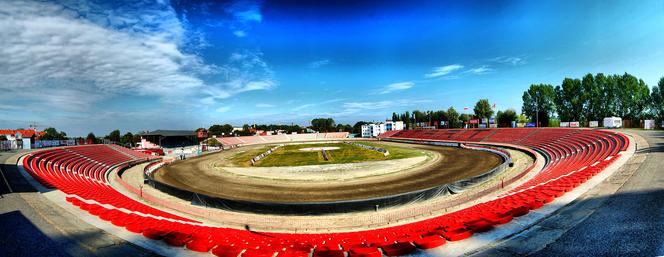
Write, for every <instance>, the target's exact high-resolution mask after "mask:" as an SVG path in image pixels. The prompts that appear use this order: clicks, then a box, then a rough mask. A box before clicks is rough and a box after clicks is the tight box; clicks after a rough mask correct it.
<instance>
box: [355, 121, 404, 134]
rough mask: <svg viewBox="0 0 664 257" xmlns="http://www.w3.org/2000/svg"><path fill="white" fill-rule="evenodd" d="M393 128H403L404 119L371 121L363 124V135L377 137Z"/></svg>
mask: <svg viewBox="0 0 664 257" xmlns="http://www.w3.org/2000/svg"><path fill="white" fill-rule="evenodd" d="M391 130H403V121H391V120H387V121H385V123H370V124H365V125H362V137H377V136H378V135H380V134H382V133H385V132H387V131H391Z"/></svg>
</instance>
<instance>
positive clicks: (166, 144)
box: [138, 130, 207, 148]
mask: <svg viewBox="0 0 664 257" xmlns="http://www.w3.org/2000/svg"><path fill="white" fill-rule="evenodd" d="M199 132H200V131H199ZM206 134H207V133H206ZM138 135H139V136H141V147H142V148H150V147H153V145H150V144H148V142H149V143H152V144H156V145H158V146H160V147H163V148H177V147H186V146H193V145H197V144H198V135H199V133H198V132H197V131H191V130H155V131H149V132H144V133H139V134H138ZM143 139H145V141H143ZM146 141H147V142H146Z"/></svg>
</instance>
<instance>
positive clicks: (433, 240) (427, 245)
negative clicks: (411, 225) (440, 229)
mask: <svg viewBox="0 0 664 257" xmlns="http://www.w3.org/2000/svg"><path fill="white" fill-rule="evenodd" d="M446 242H447V240H445V238H442V237H440V236H436V235H431V236H425V237H423V238H420V239H417V240H415V241H414V242H413V243H415V245H416V246H417V247H419V248H420V249H431V248H435V247H439V246H441V245H444V244H445V243H446Z"/></svg>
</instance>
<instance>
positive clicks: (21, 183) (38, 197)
mask: <svg viewBox="0 0 664 257" xmlns="http://www.w3.org/2000/svg"><path fill="white" fill-rule="evenodd" d="M16 154H17V152H2V153H0V165H2V166H1V167H0V169H2V172H3V173H2V174H3V175H4V177H5V178H6V179H7V182H6V183H5V181H4V179H3V178H2V177H1V176H0V190H1V191H0V192H1V194H2V197H0V229H1V230H2V233H0V257H4V256H8V257H9V256H35V257H41V256H58V257H59V256H109V257H110V256H156V255H155V254H153V253H150V252H148V251H146V250H144V249H143V248H140V247H138V246H135V245H133V244H131V243H129V242H127V241H124V240H122V239H120V238H118V237H116V236H114V235H111V234H109V233H106V232H104V231H103V230H100V229H98V228H96V227H94V226H92V225H90V224H88V223H86V222H83V221H82V220H80V219H78V218H76V217H75V216H74V215H72V214H71V213H68V212H67V211H66V210H64V209H62V208H60V207H59V206H57V205H56V204H54V203H52V202H51V201H49V200H48V199H46V198H45V197H44V196H43V195H42V194H40V193H38V192H36V190H35V189H34V188H32V186H30V184H29V183H28V182H27V180H25V178H23V176H22V175H21V174H20V173H19V172H18V170H17V169H16V166H15V165H12V163H13V164H15V163H16V157H15V155H16Z"/></svg>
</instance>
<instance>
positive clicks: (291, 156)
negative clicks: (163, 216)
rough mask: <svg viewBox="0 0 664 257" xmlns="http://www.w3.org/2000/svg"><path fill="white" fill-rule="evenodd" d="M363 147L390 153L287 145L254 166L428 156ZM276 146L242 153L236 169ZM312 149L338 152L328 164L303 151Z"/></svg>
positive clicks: (347, 147)
mask: <svg viewBox="0 0 664 257" xmlns="http://www.w3.org/2000/svg"><path fill="white" fill-rule="evenodd" d="M358 143H360V144H365V145H371V146H375V147H381V148H385V149H387V150H388V151H389V152H390V154H389V155H388V156H384V155H383V154H382V153H379V152H377V151H373V150H369V149H364V148H362V147H358V146H354V145H351V144H345V143H318V144H316V143H313V144H299V145H285V146H283V147H281V148H279V149H277V150H276V151H275V152H273V153H272V154H270V155H269V156H267V157H266V158H264V159H262V160H260V161H258V162H256V165H255V167H279V166H303V165H322V164H339V163H357V162H366V161H383V160H392V159H402V158H410V157H416V156H422V155H425V153H424V152H423V151H421V150H417V149H409V148H403V147H396V146H391V145H384V144H380V143H375V142H358ZM272 147H273V145H268V146H265V147H259V148H256V149H253V150H250V151H246V152H243V153H239V154H237V155H235V156H233V157H232V158H231V161H232V162H233V163H234V164H235V165H237V166H244V167H247V166H251V164H250V163H249V160H251V158H253V157H254V156H256V155H259V154H261V153H263V152H265V151H267V150H268V149H270V148H272ZM309 147H339V149H336V150H329V151H327V156H328V158H329V160H328V161H325V159H324V158H323V153H322V152H321V151H301V150H300V149H301V148H309Z"/></svg>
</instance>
